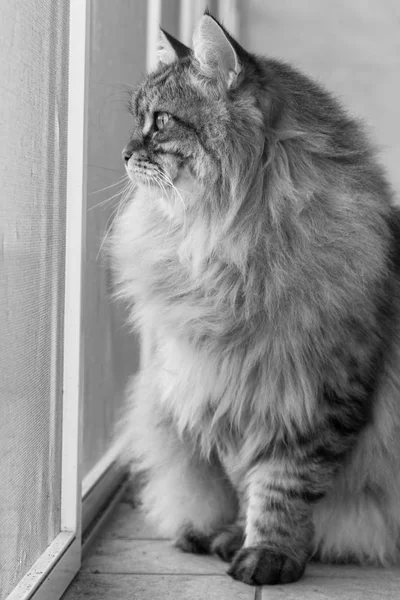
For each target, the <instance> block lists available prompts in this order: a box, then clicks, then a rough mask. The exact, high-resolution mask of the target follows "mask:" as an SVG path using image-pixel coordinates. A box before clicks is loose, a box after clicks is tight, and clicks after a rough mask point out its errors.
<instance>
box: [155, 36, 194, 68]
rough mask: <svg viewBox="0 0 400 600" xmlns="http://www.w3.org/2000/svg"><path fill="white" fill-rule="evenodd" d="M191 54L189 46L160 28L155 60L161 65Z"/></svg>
mask: <svg viewBox="0 0 400 600" xmlns="http://www.w3.org/2000/svg"><path fill="white" fill-rule="evenodd" d="M189 54H191V50H190V48H188V47H187V46H185V44H182V42H180V41H179V40H177V39H176V38H174V37H173V36H172V35H170V34H169V33H167V32H166V31H164V30H163V29H161V28H160V33H159V36H158V44H157V60H158V63H159V64H160V63H161V64H163V65H170V64H171V63H173V62H175V61H176V60H178V59H179V58H184V57H185V56H189Z"/></svg>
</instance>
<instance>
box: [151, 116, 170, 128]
mask: <svg viewBox="0 0 400 600" xmlns="http://www.w3.org/2000/svg"><path fill="white" fill-rule="evenodd" d="M170 118H171V115H169V114H168V113H166V112H159V113H155V114H154V127H155V130H156V131H159V130H160V129H162V128H163V127H165V126H166V124H167V123H168V121H169V120H170Z"/></svg>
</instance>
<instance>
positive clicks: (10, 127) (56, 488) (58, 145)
mask: <svg viewBox="0 0 400 600" xmlns="http://www.w3.org/2000/svg"><path fill="white" fill-rule="evenodd" d="M1 13H2V14H1V22H0V33H1V35H0V39H1V56H0V86H1V90H0V186H1V194H0V482H1V483H0V600H3V599H4V598H6V596H7V595H8V594H9V593H10V592H11V591H12V589H13V587H14V586H15V585H16V583H17V582H18V581H19V580H20V579H21V577H22V576H23V575H24V574H25V573H26V572H27V571H28V569H29V568H30V567H31V566H32V564H33V563H34V562H35V560H36V559H37V558H38V557H39V556H40V555H41V554H42V552H43V551H44V550H45V549H46V548H47V546H48V545H49V544H50V543H51V541H52V540H53V539H54V538H55V537H56V535H57V534H58V533H59V531H60V504H61V502H60V496H61V482H60V471H61V469H60V461H61V424H62V423H61V414H62V410H61V409H62V347H63V326H62V323H63V301H64V242H65V215H66V206H65V202H66V167H67V164H66V150H67V147H66V143H67V108H68V107H67V97H68V94H67V91H68V80H67V74H68V35H69V32H68V24H69V2H68V1H62V2H54V0H13V2H8V3H3V4H2V8H1Z"/></svg>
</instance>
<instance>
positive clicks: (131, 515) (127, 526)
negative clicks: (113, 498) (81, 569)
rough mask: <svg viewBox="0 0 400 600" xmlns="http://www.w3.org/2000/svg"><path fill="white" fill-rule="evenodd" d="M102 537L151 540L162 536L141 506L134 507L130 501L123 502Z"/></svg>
mask: <svg viewBox="0 0 400 600" xmlns="http://www.w3.org/2000/svg"><path fill="white" fill-rule="evenodd" d="M102 538H104V539H112V538H114V539H121V540H130V539H131V540H137V539H142V540H151V539H161V538H162V536H161V535H160V534H159V532H158V531H156V529H155V528H154V527H152V526H151V525H150V524H149V523H148V522H147V520H146V519H145V518H144V515H143V511H142V509H141V508H140V507H138V508H133V507H132V505H131V504H130V503H129V502H126V501H123V502H121V503H120V504H119V505H118V506H117V508H116V510H115V513H114V514H113V516H112V517H111V519H110V521H109V522H108V523H107V527H106V528H105V530H104V532H103V535H102Z"/></svg>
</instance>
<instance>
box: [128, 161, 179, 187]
mask: <svg viewBox="0 0 400 600" xmlns="http://www.w3.org/2000/svg"><path fill="white" fill-rule="evenodd" d="M125 168H126V172H127V174H128V177H129V178H130V179H131V181H133V183H139V184H142V185H146V186H156V187H158V188H161V189H163V187H165V185H166V184H167V182H168V179H169V177H168V176H167V175H166V174H165V173H164V172H163V171H162V170H161V169H160V167H158V165H155V164H152V163H149V162H148V161H144V160H142V159H136V160H132V159H131V160H130V161H129V162H128V163H126V164H125Z"/></svg>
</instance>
